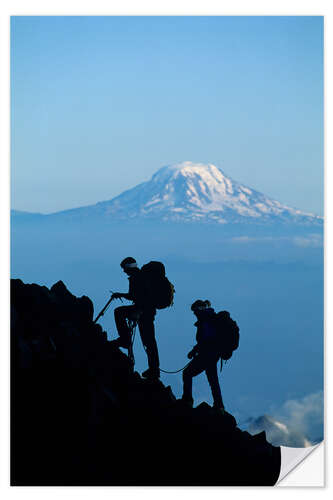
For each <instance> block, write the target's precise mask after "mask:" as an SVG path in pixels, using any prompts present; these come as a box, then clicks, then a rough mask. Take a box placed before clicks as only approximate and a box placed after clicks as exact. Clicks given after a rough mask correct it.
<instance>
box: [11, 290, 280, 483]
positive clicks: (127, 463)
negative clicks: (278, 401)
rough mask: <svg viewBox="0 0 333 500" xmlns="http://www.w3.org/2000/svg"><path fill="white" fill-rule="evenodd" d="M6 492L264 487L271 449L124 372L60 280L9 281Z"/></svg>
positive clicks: (231, 423)
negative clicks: (21, 488)
mask: <svg viewBox="0 0 333 500" xmlns="http://www.w3.org/2000/svg"><path fill="white" fill-rule="evenodd" d="M11 307H12V312H11V327H12V340H11V353H12V360H11V381H12V383H11V419H12V425H11V484H12V485H46V486H47V485H112V486H116V485H118V486H121V485H124V486H125V485H127V486H131V485H133V486H134V485H137V486H138V485H161V486H162V485H165V486H177V485H184V486H189V485H193V486H194V485H195V486H209V485H215V486H218V485H221V486H233V485H266V486H268V485H273V484H275V483H276V481H277V479H278V477H279V473H280V448H279V447H274V446H272V445H270V444H269V443H268V442H267V441H266V436H265V433H264V432H263V433H260V434H258V435H256V436H251V435H250V434H249V433H247V432H243V431H241V430H240V429H238V428H237V426H236V421H235V419H234V417H233V416H232V415H230V414H226V415H224V416H222V415H218V414H216V413H214V412H213V410H212V408H211V407H210V406H209V405H208V404H206V403H202V404H201V405H199V406H198V407H197V408H194V409H191V408H184V407H181V406H179V405H178V404H177V403H176V402H175V397H174V395H173V393H172V391H171V388H170V387H169V386H168V387H165V386H164V385H163V384H162V383H161V382H154V383H152V382H149V381H146V380H143V379H142V378H141V377H140V375H139V374H138V373H136V372H134V373H132V371H131V369H130V364H129V362H128V358H127V356H126V355H125V354H123V353H122V352H121V351H120V350H119V349H117V348H114V347H112V344H111V343H110V342H108V341H107V336H106V333H105V332H104V331H103V330H102V328H101V326H100V325H98V324H94V323H93V304H92V302H91V300H90V299H89V298H88V297H81V298H76V297H75V296H73V295H72V294H71V293H70V292H69V291H68V290H67V288H66V287H65V285H64V284H63V283H62V282H61V281H59V282H58V283H56V284H55V285H54V286H53V287H52V288H51V289H50V290H49V289H48V288H46V287H42V286H39V285H35V284H30V285H27V284H24V283H23V282H22V281H21V280H12V282H11Z"/></svg>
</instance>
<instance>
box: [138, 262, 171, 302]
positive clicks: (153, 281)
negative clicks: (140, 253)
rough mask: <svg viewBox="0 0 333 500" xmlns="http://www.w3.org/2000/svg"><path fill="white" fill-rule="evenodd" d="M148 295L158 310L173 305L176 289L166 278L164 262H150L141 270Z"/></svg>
mask: <svg viewBox="0 0 333 500" xmlns="http://www.w3.org/2000/svg"><path fill="white" fill-rule="evenodd" d="M141 273H142V276H143V279H144V281H145V285H146V290H147V295H148V298H149V301H150V302H151V304H152V305H153V306H154V307H156V309H165V308H166V307H170V306H172V305H173V298H174V294H175V288H174V286H173V284H172V283H170V281H169V280H168V278H167V277H166V276H165V267H164V264H162V262H157V261H153V260H152V261H150V262H148V264H145V265H144V266H142V268H141Z"/></svg>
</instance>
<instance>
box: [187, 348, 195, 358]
mask: <svg viewBox="0 0 333 500" xmlns="http://www.w3.org/2000/svg"><path fill="white" fill-rule="evenodd" d="M187 357H188V359H192V358H194V352H193V350H192V351H190V352H189V353H188V355H187Z"/></svg>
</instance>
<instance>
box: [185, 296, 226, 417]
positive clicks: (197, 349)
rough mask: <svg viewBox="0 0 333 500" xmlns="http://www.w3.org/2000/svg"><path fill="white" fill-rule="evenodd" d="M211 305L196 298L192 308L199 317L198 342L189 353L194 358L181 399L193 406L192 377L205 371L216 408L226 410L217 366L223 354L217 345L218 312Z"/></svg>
mask: <svg viewBox="0 0 333 500" xmlns="http://www.w3.org/2000/svg"><path fill="white" fill-rule="evenodd" d="M210 305H211V304H210V302H209V301H208V300H205V301H203V300H196V301H195V302H194V303H193V304H192V306H191V310H192V311H193V313H194V314H195V316H196V317H197V322H196V323H195V326H196V327H197V334H196V340H197V344H196V345H195V346H194V348H193V349H192V351H190V352H189V353H188V355H187V357H188V358H189V359H192V358H193V359H192V361H191V362H190V364H189V365H188V366H187V367H186V368H185V370H184V371H183V384H184V386H183V397H182V399H181V401H182V402H184V403H186V404H188V405H190V406H193V397H192V379H193V377H195V376H196V375H199V374H200V373H202V372H203V371H205V372H206V375H207V379H208V382H209V385H210V388H211V390H212V395H213V400H214V409H216V410H218V411H221V412H224V405H223V401H222V395H221V389H220V384H219V379H218V375H217V366H216V365H217V362H218V360H219V359H220V356H221V354H220V352H219V351H218V349H217V346H216V328H215V318H216V313H215V311H214V309H213V308H212V307H210Z"/></svg>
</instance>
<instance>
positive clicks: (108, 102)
mask: <svg viewBox="0 0 333 500" xmlns="http://www.w3.org/2000/svg"><path fill="white" fill-rule="evenodd" d="M322 51H323V20H322V18H321V17H28V16H27V17H13V18H12V22H11V92H12V94H11V96H12V101H11V106H12V123H11V134H12V136H11V137H12V156H11V159H12V174H11V183H12V208H16V209H20V210H28V211H40V212H44V213H48V212H52V211H57V210H61V209H65V208H72V207H76V206H82V205H87V204H92V203H96V202H98V201H102V200H107V199H110V198H112V197H113V196H115V195H117V194H119V193H120V192H121V191H123V190H125V189H127V188H130V187H133V186H134V185H136V184H138V183H139V182H143V181H145V180H147V179H149V178H150V177H151V175H152V174H153V173H154V172H155V171H156V170H157V169H158V168H160V167H162V166H163V165H166V164H170V163H175V162H179V161H184V160H190V161H194V162H196V161H198V162H211V163H215V164H216V165H218V166H220V167H222V169H223V170H224V171H225V173H226V174H227V175H229V176H231V177H232V178H234V179H235V180H238V181H240V182H242V183H244V184H247V185H249V186H250V187H253V188H255V189H257V190H259V191H262V192H264V193H265V194H267V195H269V196H271V197H273V198H276V199H278V200H279V201H281V202H284V203H287V204H289V205H290V206H294V207H296V208H300V209H303V210H306V211H312V212H315V213H317V214H319V215H322V214H323V92H322V91H323V53H322Z"/></svg>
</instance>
